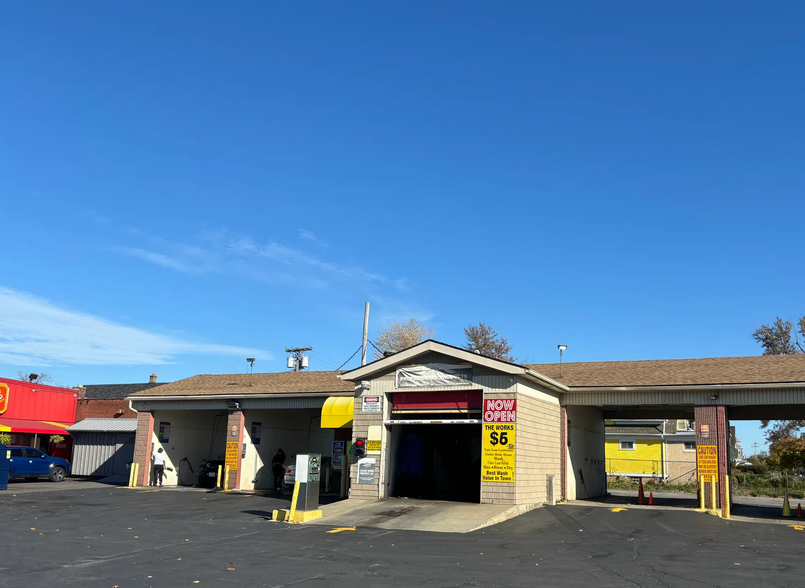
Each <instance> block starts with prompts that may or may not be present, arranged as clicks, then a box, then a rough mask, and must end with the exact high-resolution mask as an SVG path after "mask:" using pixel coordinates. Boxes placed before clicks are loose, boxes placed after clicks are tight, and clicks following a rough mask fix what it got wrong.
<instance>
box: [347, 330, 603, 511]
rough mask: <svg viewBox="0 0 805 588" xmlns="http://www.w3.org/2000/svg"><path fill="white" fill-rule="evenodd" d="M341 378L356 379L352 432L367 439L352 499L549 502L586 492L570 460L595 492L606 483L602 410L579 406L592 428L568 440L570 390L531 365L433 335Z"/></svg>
mask: <svg viewBox="0 0 805 588" xmlns="http://www.w3.org/2000/svg"><path fill="white" fill-rule="evenodd" d="M341 378H342V379H344V380H347V381H350V382H353V383H354V384H355V394H356V398H355V407H354V421H353V435H354V437H355V438H356V439H359V438H366V440H367V453H366V456H365V457H364V458H362V459H360V460H359V461H357V463H355V464H353V465H352V468H351V469H352V472H351V487H350V497H351V498H359V499H378V498H380V499H382V498H395V497H410V498H428V499H436V500H458V501H464V502H478V503H484V504H529V503H541V502H549V501H552V500H559V499H560V498H561V497H562V496H565V495H570V496H572V497H576V495H577V491H576V485H575V484H571V485H570V486H569V487H568V488H563V486H564V484H563V476H562V474H563V471H564V468H565V464H566V462H567V461H568V460H572V461H574V462H576V461H577V462H579V463H580V464H583V465H582V466H581V467H582V473H581V475H583V476H584V480H585V484H586V486H587V488H588V489H589V491H590V492H589V495H593V496H595V495H598V494H600V493H601V492H602V490H604V488H605V475H604V443H603V440H604V419H603V416H602V414H601V411H600V410H597V409H595V408H588V407H574V408H573V409H571V411H570V412H571V414H570V415H569V417H568V418H570V419H572V420H573V421H575V422H576V423H577V424H578V425H582V424H583V427H581V428H579V430H578V432H577V433H576V435H575V437H576V438H575V439H573V440H572V441H573V442H572V443H571V444H568V431H567V429H566V425H565V423H566V419H565V416H564V409H563V407H562V405H561V396H562V394H563V392H564V391H565V387H564V386H563V385H562V384H561V383H559V382H558V381H556V380H554V379H551V378H549V377H547V376H544V375H542V374H540V373H538V372H536V371H533V370H531V369H529V368H528V367H525V366H521V365H515V364H511V363H507V362H504V361H500V360H497V359H492V358H488V357H484V356H481V355H479V354H476V353H472V352H469V351H467V350H464V349H459V348H456V347H452V346H449V345H445V344H442V343H438V342H436V341H425V342H423V343H421V344H419V345H417V346H415V347H412V348H410V349H407V350H405V351H402V352H399V353H396V354H394V355H392V356H390V357H386V358H383V359H381V360H378V361H376V362H374V363H371V364H369V365H367V366H363V367H361V368H358V369H356V370H352V371H350V372H347V373H345V374H342V376H341Z"/></svg>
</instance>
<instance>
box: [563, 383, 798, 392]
mask: <svg viewBox="0 0 805 588" xmlns="http://www.w3.org/2000/svg"><path fill="white" fill-rule="evenodd" d="M764 388H765V389H770V388H805V382H766V383H757V384H673V385H664V386H570V387H567V388H566V390H565V391H566V392H640V391H647V392H651V391H653V390H657V391H660V390H735V389H738V390H740V389H744V390H762V389H764Z"/></svg>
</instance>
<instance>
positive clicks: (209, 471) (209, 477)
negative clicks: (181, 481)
mask: <svg viewBox="0 0 805 588" xmlns="http://www.w3.org/2000/svg"><path fill="white" fill-rule="evenodd" d="M224 463H225V462H224V460H222V459H208V460H207V461H205V462H204V463H203V464H201V467H200V468H199V469H198V487H199V488H215V483H216V482H217V481H218V466H221V469H223V467H224Z"/></svg>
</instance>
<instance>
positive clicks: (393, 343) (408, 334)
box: [372, 317, 436, 360]
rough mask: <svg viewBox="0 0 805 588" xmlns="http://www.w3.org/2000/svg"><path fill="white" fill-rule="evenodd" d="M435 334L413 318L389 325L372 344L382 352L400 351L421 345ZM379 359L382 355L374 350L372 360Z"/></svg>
mask: <svg viewBox="0 0 805 588" xmlns="http://www.w3.org/2000/svg"><path fill="white" fill-rule="evenodd" d="M435 333H436V331H435V330H434V329H432V328H430V327H426V326H425V325H423V324H422V323H420V322H419V321H417V320H416V319H415V318H414V317H411V318H410V319H408V320H407V321H405V322H399V323H389V325H388V326H387V327H386V328H385V329H383V330H382V331H380V334H379V335H378V336H377V338H376V339H375V340H374V344H375V345H376V346H377V347H378V348H379V349H381V350H382V351H402V350H403V349H408V348H409V347H413V346H414V345H416V344H417V343H421V342H422V341H424V340H425V339H432V338H433V336H434V335H435ZM381 357H383V354H382V353H381V352H380V351H378V350H377V349H375V351H374V352H373V354H372V359H373V360H374V359H380V358H381Z"/></svg>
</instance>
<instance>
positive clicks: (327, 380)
mask: <svg viewBox="0 0 805 588" xmlns="http://www.w3.org/2000/svg"><path fill="white" fill-rule="evenodd" d="M341 373H343V372H278V373H267V374H252V375H251V376H250V375H249V374H201V375H198V376H192V377H190V378H186V379H184V380H179V381H177V382H173V383H171V384H165V385H163V386H160V387H159V388H153V389H150V390H143V391H141V392H135V393H133V394H131V396H132V397H133V398H137V397H141V396H214V395H223V396H247V395H252V394H332V393H339V392H342V393H343V392H353V391H354V390H355V385H354V384H353V383H352V382H347V381H345V380H341V379H339V378H338V375H339V374H341Z"/></svg>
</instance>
